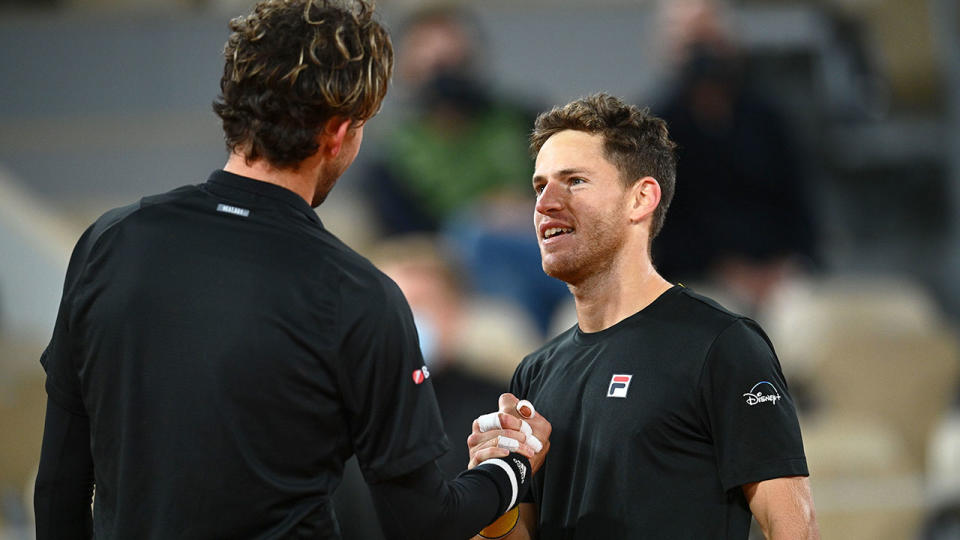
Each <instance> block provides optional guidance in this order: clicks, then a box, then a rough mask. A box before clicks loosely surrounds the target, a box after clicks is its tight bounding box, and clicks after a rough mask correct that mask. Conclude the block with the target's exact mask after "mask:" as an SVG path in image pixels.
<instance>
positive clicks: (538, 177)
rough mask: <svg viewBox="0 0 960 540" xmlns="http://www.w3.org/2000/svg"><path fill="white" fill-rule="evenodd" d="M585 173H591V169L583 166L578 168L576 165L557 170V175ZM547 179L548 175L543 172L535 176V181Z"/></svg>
mask: <svg viewBox="0 0 960 540" xmlns="http://www.w3.org/2000/svg"><path fill="white" fill-rule="evenodd" d="M583 173H587V174H590V169H583V168H577V167H574V168H571V169H560V170H559V171H557V172H556V175H555V176H571V175H574V174H583ZM545 179H546V177H545V176H544V175H542V174H538V175H536V176H534V177H533V181H534V182H537V181H542V180H545Z"/></svg>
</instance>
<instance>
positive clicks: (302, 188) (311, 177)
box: [223, 153, 319, 206]
mask: <svg viewBox="0 0 960 540" xmlns="http://www.w3.org/2000/svg"><path fill="white" fill-rule="evenodd" d="M312 161H313V160H312V159H309V158H308V159H307V160H306V161H304V162H302V163H300V164H299V165H298V166H297V168H296V169H277V168H275V167H273V166H271V165H270V164H269V163H268V162H267V161H266V160H264V159H258V160H256V161H251V162H250V163H247V160H246V157H244V156H243V155H241V154H238V153H232V154H230V158H229V159H228V160H227V164H226V165H224V166H223V170H225V171H227V172H229V173H233V174H238V175H240V176H246V177H247V178H253V179H254V180H260V181H261V182H268V183H270V184H275V185H278V186H280V187H283V188H286V189H289V190H290V191H292V192H294V193H296V194H297V195H299V196H300V197H301V198H303V200H305V201H307V204H309V205H310V206H316V204H315V201H314V198H315V195H316V192H317V182H318V181H319V180H318V178H319V174H318V172H319V169H318V167H317V166H316V165H315V164H313V163H312Z"/></svg>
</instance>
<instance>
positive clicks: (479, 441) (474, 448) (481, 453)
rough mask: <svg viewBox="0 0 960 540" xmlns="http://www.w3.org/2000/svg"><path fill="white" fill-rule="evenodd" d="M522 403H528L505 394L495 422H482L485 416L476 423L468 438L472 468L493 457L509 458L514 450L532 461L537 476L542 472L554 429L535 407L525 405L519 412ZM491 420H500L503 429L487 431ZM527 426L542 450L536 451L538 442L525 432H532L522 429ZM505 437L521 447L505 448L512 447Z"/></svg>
mask: <svg viewBox="0 0 960 540" xmlns="http://www.w3.org/2000/svg"><path fill="white" fill-rule="evenodd" d="M522 403H524V402H521V400H519V399H517V397H516V396H514V395H513V394H502V395H501V396H500V400H499V403H498V405H499V411H498V412H497V413H496V418H495V419H493V418H491V417H487V421H485V422H481V421H480V420H481V418H483V417H481V418H478V419H476V420H474V421H473V430H472V432H471V433H470V436H469V437H468V438H467V446H468V447H469V448H470V464H469V465H468V468H469V469H472V468H474V467H476V466H477V465H478V464H480V463H482V462H483V461H486V460H488V459H491V458H495V457H500V458H502V457H506V456H507V454H509V453H510V452H511V451H513V452H517V453H520V454H523V455H524V456H526V457H527V459H529V460H530V466H531V468H532V469H533V473H536V472H537V471H538V470H540V467H541V466H542V465H543V461H544V459H546V456H547V452H549V450H550V433H551V431H552V430H553V427H552V426H551V425H550V422H549V421H547V419H546V418H544V417H543V415H541V414H538V413H536V411H534V410H533V407H532V406H531V407H529V408H528V407H525V406H523V407H521V410H517V405H518V404H522ZM526 403H529V402H526ZM491 414H493V413H491ZM484 416H487V415H484ZM490 420H495V421H496V420H498V421H499V428H496V427H494V429H486V428H489V427H490V426H489V423H490ZM524 423H526V424H528V426H529V431H530V434H531V435H533V437H535V438H536V439H537V440H538V441H539V442H540V443H541V444H542V448H541V449H540V450H539V451H536V450H535V448H534V447H536V446H537V445H536V443H535V442H534V441H532V440H528V437H527V433H525V431H528V430H526V429H524V428H523V427H522V426H523V424H524ZM481 424H487V425H481ZM501 437H503V438H509V439H513V440H515V441H517V442H519V443H520V444H519V447H518V448H515V449H514V448H504V446H509V445H510V444H512V443H510V442H509V441H505V440H504V439H502V438H501Z"/></svg>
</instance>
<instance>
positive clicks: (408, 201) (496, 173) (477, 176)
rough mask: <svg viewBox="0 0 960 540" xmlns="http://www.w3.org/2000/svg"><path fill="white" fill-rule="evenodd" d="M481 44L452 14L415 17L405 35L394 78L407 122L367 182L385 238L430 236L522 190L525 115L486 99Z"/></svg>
mask: <svg viewBox="0 0 960 540" xmlns="http://www.w3.org/2000/svg"><path fill="white" fill-rule="evenodd" d="M479 41H480V38H479V29H478V27H477V25H476V24H475V21H473V20H472V19H471V18H469V17H468V15H467V14H466V13H465V12H462V11H459V10H457V9H456V8H452V7H450V8H448V7H442V8H428V9H425V10H423V11H420V12H417V13H415V14H414V15H413V16H412V17H411V18H410V20H409V21H408V22H407V24H406V25H405V26H404V28H403V31H402V34H401V36H400V39H399V40H398V46H397V53H398V58H397V75H398V79H399V81H398V82H399V83H400V88H402V89H403V90H404V91H405V95H406V96H407V101H409V103H408V104H407V105H408V107H407V110H408V111H411V112H412V114H410V115H409V116H408V117H407V118H404V119H402V120H401V122H400V124H399V126H398V127H397V128H396V129H395V130H394V131H393V132H392V133H391V134H390V136H389V138H388V140H387V141H386V145H385V146H386V148H385V153H384V157H383V161H381V162H380V163H378V164H377V165H376V166H375V168H374V171H373V174H371V175H370V178H369V179H368V180H369V183H370V188H371V189H370V196H371V198H372V202H373V203H374V205H375V207H376V209H377V215H378V216H379V218H380V220H381V222H382V225H383V227H384V228H385V230H386V232H387V233H388V234H391V233H404V232H411V231H436V230H439V229H440V228H441V227H442V226H443V224H444V223H445V222H446V221H447V220H448V219H450V218H451V217H456V216H457V215H458V214H459V213H461V212H464V211H466V210H468V209H470V208H474V207H476V206H478V205H481V204H485V203H492V204H499V203H500V202H503V201H504V200H506V201H510V202H512V201H516V200H518V199H522V196H524V195H526V194H527V192H528V191H529V189H528V188H529V184H530V175H531V173H532V171H533V167H532V165H531V163H530V159H529V157H528V156H527V152H526V148H527V141H526V134H527V132H528V131H529V129H530V126H531V125H532V121H533V118H532V114H529V113H527V112H526V111H524V110H523V109H522V108H521V107H519V106H517V105H514V104H512V103H509V102H507V101H504V100H502V99H500V98H499V97H497V96H495V95H494V94H493V92H492V91H491V89H490V84H489V82H488V80H487V79H486V77H484V76H483V74H482V72H481V70H480V68H479V64H480V59H479V56H480V54H481V52H482V48H483V47H482V43H480V42H479ZM524 218H529V212H526V213H525V215H524ZM529 221H530V220H529V219H525V224H527V225H529Z"/></svg>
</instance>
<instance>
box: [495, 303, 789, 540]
mask: <svg viewBox="0 0 960 540" xmlns="http://www.w3.org/2000/svg"><path fill="white" fill-rule="evenodd" d="M511 392H513V393H514V394H516V395H517V396H520V397H523V398H526V399H529V400H530V401H531V402H533V403H534V405H535V406H536V407H537V410H538V412H540V413H542V414H543V415H544V416H545V417H546V418H547V419H549V420H550V422H551V423H552V425H553V433H552V434H551V437H550V441H551V449H550V455H549V456H548V457H547V460H546V462H545V464H544V467H543V468H542V469H541V470H540V471H539V472H538V474H537V476H536V477H535V478H534V487H533V490H532V493H531V495H532V500H533V502H536V503H537V504H538V507H539V511H540V535H541V538H550V539H566V538H577V539H593V538H625V539H628V538H630V539H632V538H664V539H667V538H669V539H686V538H690V539H694V538H696V539H700V538H725V539H726V538H731V539H734V538H735V539H745V538H747V536H748V534H749V528H750V516H751V515H750V509H749V507H748V505H747V502H746V498H745V497H744V495H743V492H742V489H740V486H741V485H743V484H746V483H749V482H756V481H761V480H767V479H770V478H777V477H782V476H792V475H806V474H807V466H806V459H805V457H804V453H803V444H802V442H801V439H800V428H799V425H798V423H797V417H796V412H795V409H794V406H793V402H792V400H791V398H790V395H789V394H788V393H787V385H786V382H785V381H784V378H783V375H782V373H781V371H780V365H779V362H778V361H777V358H776V355H775V354H774V352H773V348H772V346H771V345H770V343H769V341H768V340H767V338H766V336H765V334H764V333H763V331H762V330H761V329H760V328H759V327H758V326H757V325H756V323H754V322H753V321H751V320H749V319H746V318H743V317H739V316H737V315H734V314H732V313H730V312H728V311H726V310H724V309H723V308H721V307H720V306H718V305H717V304H715V303H714V302H712V301H710V300H708V299H706V298H703V297H701V296H699V295H696V294H694V293H692V292H690V291H689V290H687V289H684V288H683V287H680V286H677V287H673V288H672V289H670V290H668V291H667V292H665V293H664V294H663V295H661V296H660V297H659V298H657V299H656V300H655V301H654V302H653V303H652V304H650V305H649V306H647V307H646V308H645V309H643V310H641V311H640V312H638V313H636V314H634V315H632V316H630V317H628V318H627V319H624V320H623V321H621V322H619V323H617V324H615V325H614V326H612V327H610V328H608V329H606V330H603V331H600V332H596V333H590V334H587V333H583V332H581V331H580V330H579V328H578V327H576V326H575V327H573V328H571V329H570V330H568V331H567V332H565V333H563V334H561V335H560V336H558V337H557V338H555V339H553V340H552V341H550V342H549V343H547V344H546V345H544V346H543V347H542V348H540V349H539V350H538V351H536V352H534V353H533V354H531V355H529V356H528V357H527V358H525V359H524V360H523V362H522V363H521V364H520V366H519V367H518V368H517V371H516V373H515V374H514V377H513V381H512V383H511Z"/></svg>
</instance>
